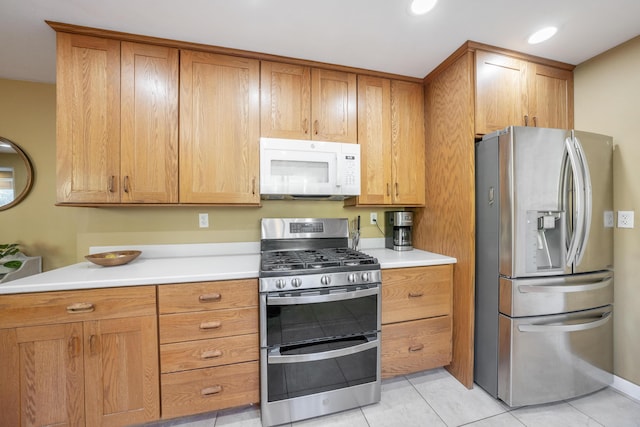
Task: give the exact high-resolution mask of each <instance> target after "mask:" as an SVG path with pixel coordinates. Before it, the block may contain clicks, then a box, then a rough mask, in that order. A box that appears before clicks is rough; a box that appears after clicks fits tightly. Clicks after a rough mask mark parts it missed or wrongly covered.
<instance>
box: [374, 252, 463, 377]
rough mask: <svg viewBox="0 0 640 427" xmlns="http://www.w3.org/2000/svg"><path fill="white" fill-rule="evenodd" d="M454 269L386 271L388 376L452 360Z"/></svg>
mask: <svg viewBox="0 0 640 427" xmlns="http://www.w3.org/2000/svg"><path fill="white" fill-rule="evenodd" d="M452 280H453V266H452V265H450V264H447V265H437V266H429V267H414V268H398V269H389V270H382V348H381V352H380V353H381V359H382V360H381V366H382V369H381V370H382V378H389V377H394V376H396V375H406V374H410V373H412V372H418V371H423V370H425V369H432V368H436V367H439V366H446V365H448V364H449V363H450V362H451V354H452V339H451V333H452V322H451V308H452V307H451V306H452V299H451V287H452Z"/></svg>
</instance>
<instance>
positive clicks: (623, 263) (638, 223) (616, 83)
mask: <svg viewBox="0 0 640 427" xmlns="http://www.w3.org/2000/svg"><path fill="white" fill-rule="evenodd" d="M574 78H575V124H576V128H577V129H582V130H588V131H593V132H599V133H604V134H607V135H612V136H613V140H614V146H615V152H614V192H613V193H614V209H615V210H616V211H618V210H633V211H636V212H638V209H639V208H640V186H638V187H636V185H637V184H639V183H640V165H639V161H640V37H636V38H635V39H633V40H630V41H628V42H627V43H624V44H622V45H620V46H618V47H616V48H615V49H612V50H610V51H608V52H606V53H604V54H602V55H599V56H598V57H596V58H593V59H591V60H589V61H587V62H585V63H583V64H581V65H579V66H578V67H577V68H576V70H575V76H574ZM638 213H639V214H640V212H638ZM635 227H636V228H634V229H619V228H616V229H615V231H614V265H615V275H616V277H615V315H614V316H615V317H614V322H615V323H614V330H615V333H614V353H615V356H614V357H615V358H614V360H615V362H614V365H615V366H614V370H615V374H616V375H618V376H619V377H622V378H624V379H626V380H628V381H631V382H633V383H635V384H639V385H640V363H638V357H640V333H639V330H640V262H638V260H640V217H639V218H636V219H635Z"/></svg>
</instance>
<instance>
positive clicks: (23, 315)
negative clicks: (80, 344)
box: [0, 286, 156, 328]
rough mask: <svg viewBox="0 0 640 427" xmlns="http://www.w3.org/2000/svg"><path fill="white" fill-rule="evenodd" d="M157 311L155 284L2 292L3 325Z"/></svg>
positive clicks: (139, 314)
mask: <svg viewBox="0 0 640 427" xmlns="http://www.w3.org/2000/svg"><path fill="white" fill-rule="evenodd" d="M155 314H156V290H155V286H135V287H127V288H106V289H89V290H80V291H60V292H38V293H31V294H17V295H3V296H0V328H12V327H17V326H30V325H45V324H53V323H66V322H78V321H85V320H97V319H112V318H119V317H135V316H146V315H155Z"/></svg>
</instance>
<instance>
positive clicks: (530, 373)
mask: <svg viewBox="0 0 640 427" xmlns="http://www.w3.org/2000/svg"><path fill="white" fill-rule="evenodd" d="M612 319H613V306H610V305H608V306H605V307H601V308H596V309H592V310H584V311H578V312H573V313H566V314H560V315H551V316H532V317H520V318H511V317H508V316H504V315H502V314H501V315H500V320H499V329H500V338H499V353H500V354H499V361H498V397H499V398H500V399H502V400H503V401H504V402H506V403H507V404H508V405H509V406H523V405H533V404H540V403H548V402H555V401H559V400H563V399H569V398H573V397H577V396H580V395H583V394H587V393H591V392H593V391H596V390H599V389H601V388H604V387H606V386H607V385H609V384H611V383H612V382H613V374H612V372H613V321H612Z"/></svg>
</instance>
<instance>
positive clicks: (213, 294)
mask: <svg viewBox="0 0 640 427" xmlns="http://www.w3.org/2000/svg"><path fill="white" fill-rule="evenodd" d="M257 305H258V281H257V280H256V279H247V280H227V281H221V282H202V283H184V284H176V285H160V286H158V307H159V312H160V314H164V313H182V312H188V311H201V310H216V309H223V308H238V307H250V306H257Z"/></svg>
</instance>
